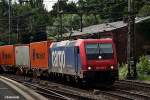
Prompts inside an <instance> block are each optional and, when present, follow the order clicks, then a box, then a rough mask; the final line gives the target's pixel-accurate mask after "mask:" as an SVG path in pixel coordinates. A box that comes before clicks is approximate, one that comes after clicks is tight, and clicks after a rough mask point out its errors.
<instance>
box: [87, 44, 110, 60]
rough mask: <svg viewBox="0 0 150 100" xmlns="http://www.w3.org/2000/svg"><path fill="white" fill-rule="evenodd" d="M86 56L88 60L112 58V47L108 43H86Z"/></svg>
mask: <svg viewBox="0 0 150 100" xmlns="http://www.w3.org/2000/svg"><path fill="white" fill-rule="evenodd" d="M86 56H87V59H88V60H100V59H111V58H113V48H112V44H110V43H93V44H86Z"/></svg>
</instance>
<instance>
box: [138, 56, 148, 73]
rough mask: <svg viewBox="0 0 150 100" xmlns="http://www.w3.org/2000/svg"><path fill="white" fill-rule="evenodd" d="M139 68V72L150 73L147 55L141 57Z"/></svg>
mask: <svg viewBox="0 0 150 100" xmlns="http://www.w3.org/2000/svg"><path fill="white" fill-rule="evenodd" d="M137 70H138V73H139V74H143V75H144V74H146V75H148V74H150V62H149V61H148V59H147V58H146V57H145V56H142V57H141V58H140V62H139V63H138V64H137Z"/></svg>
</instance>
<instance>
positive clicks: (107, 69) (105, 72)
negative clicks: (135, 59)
mask: <svg viewBox="0 0 150 100" xmlns="http://www.w3.org/2000/svg"><path fill="white" fill-rule="evenodd" d="M80 48H82V49H81V50H80V51H81V56H82V64H83V65H82V71H83V81H85V82H88V83H89V82H93V83H100V84H101V85H112V84H113V83H114V81H115V80H116V79H118V67H117V56H116V50H115V45H114V43H113V41H112V39H96V40H94V39H93V40H92V39H91V40H84V41H83V43H82V45H81V47H80Z"/></svg>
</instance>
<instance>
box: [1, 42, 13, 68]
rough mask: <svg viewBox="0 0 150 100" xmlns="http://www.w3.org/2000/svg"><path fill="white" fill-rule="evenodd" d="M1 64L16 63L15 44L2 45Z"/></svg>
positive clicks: (10, 64) (9, 64)
mask: <svg viewBox="0 0 150 100" xmlns="http://www.w3.org/2000/svg"><path fill="white" fill-rule="evenodd" d="M0 54H1V64H2V65H6V66H14V65H15V54H14V46H13V45H5V46H0Z"/></svg>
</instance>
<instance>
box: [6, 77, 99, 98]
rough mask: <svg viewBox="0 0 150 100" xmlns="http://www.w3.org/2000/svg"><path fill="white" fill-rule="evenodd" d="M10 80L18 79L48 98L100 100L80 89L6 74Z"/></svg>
mask: <svg viewBox="0 0 150 100" xmlns="http://www.w3.org/2000/svg"><path fill="white" fill-rule="evenodd" d="M6 77H8V78H10V79H12V80H15V81H18V82H20V83H22V84H24V85H25V86H27V87H30V88H32V89H33V90H35V91H36V92H38V93H39V94H42V95H43V96H45V97H47V98H50V99H59V100H100V98H98V97H96V96H94V95H93V94H88V92H86V93H83V92H81V91H74V90H70V89H67V88H65V87H61V86H56V85H55V86H44V85H41V84H39V83H37V82H36V81H33V82H25V81H23V80H22V78H18V76H17V77H15V76H6Z"/></svg>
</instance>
